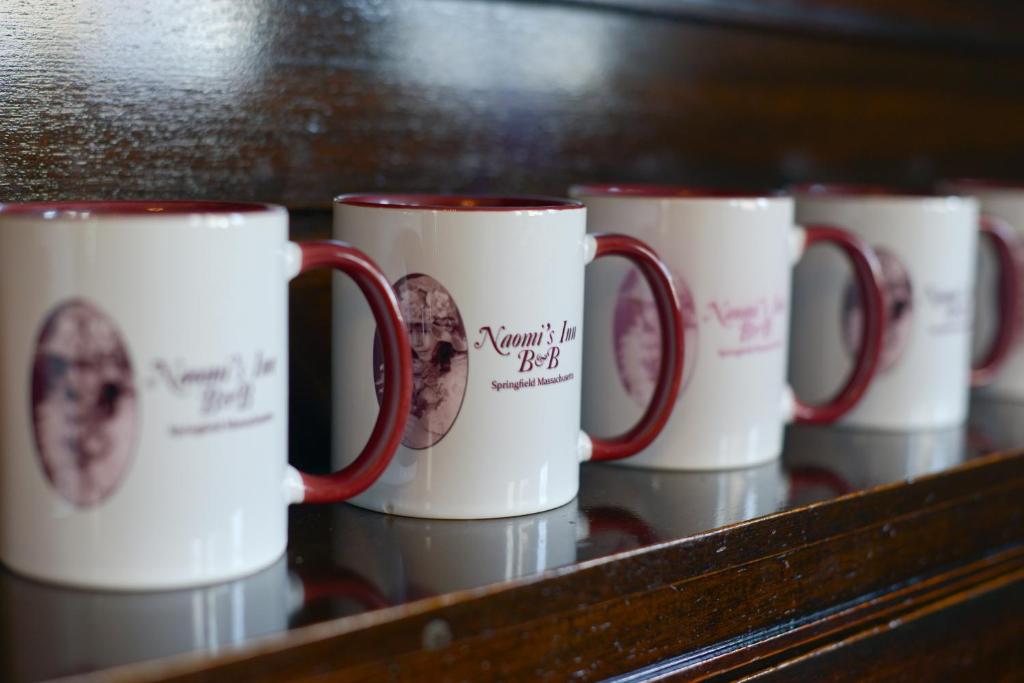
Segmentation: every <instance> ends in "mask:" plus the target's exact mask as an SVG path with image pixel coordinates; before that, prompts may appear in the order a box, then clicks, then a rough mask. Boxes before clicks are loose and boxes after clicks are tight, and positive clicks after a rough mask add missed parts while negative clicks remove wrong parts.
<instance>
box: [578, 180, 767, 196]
mask: <svg viewBox="0 0 1024 683" xmlns="http://www.w3.org/2000/svg"><path fill="white" fill-rule="evenodd" d="M570 193H571V194H573V195H578V196H584V197H651V198H657V197H664V198H674V197H680V198H691V199H731V198H740V199H748V198H758V197H777V196H781V195H783V194H784V193H783V192H781V191H779V190H765V189H754V190H752V189H749V188H728V187H701V186H691V185H660V184H648V183H584V184H581V185H573V187H572V189H571V190H570Z"/></svg>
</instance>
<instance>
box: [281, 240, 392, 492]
mask: <svg viewBox="0 0 1024 683" xmlns="http://www.w3.org/2000/svg"><path fill="white" fill-rule="evenodd" d="M298 246H299V249H301V251H302V264H301V266H300V267H299V272H300V273H304V272H306V271H308V270H313V269H315V268H334V269H335V270H340V271H341V272H343V273H345V274H346V275H348V276H349V277H351V278H352V280H353V281H355V283H356V284H357V285H358V286H359V289H360V290H361V291H362V292H363V296H365V297H366V301H367V303H369V304H370V310H371V311H372V312H373V318H374V320H375V321H376V322H377V330H378V331H379V333H380V338H381V346H382V348H383V351H384V396H383V397H382V399H381V402H380V412H379V413H378V414H377V422H376V423H375V424H374V425H373V432H372V433H371V434H370V438H369V440H368V441H367V442H366V446H364V447H363V451H362V452H361V453H360V454H359V456H358V457H357V458H356V459H355V460H353V461H352V462H351V463H349V464H348V465H347V466H346V467H344V468H343V469H341V470H339V471H337V472H334V473H333V474H327V475H315V474H307V473H305V472H301V473H300V474H301V476H302V488H303V497H302V502H303V503H334V502H337V501H341V500H346V499H347V498H351V497H352V496H355V495H357V494H359V493H362V492H363V491H365V490H366V489H367V488H369V487H370V485H371V484H373V482H375V481H376V480H377V477H379V476H380V475H381V474H383V472H384V470H385V469H386V468H387V466H388V463H390V462H391V458H392V456H394V454H395V451H396V450H397V449H398V445H399V443H401V440H402V434H403V433H404V431H405V421H406V418H407V417H408V415H409V406H410V404H411V403H412V352H411V351H410V348H409V334H408V333H407V332H406V329H405V323H404V322H403V321H402V313H401V311H400V310H399V308H398V299H397V297H396V296H395V292H394V290H393V289H392V288H391V285H390V284H389V283H388V279H387V276H385V275H384V273H382V272H381V270H380V268H378V267H377V264H376V263H374V262H373V260H372V259H370V257H369V256H367V255H366V254H364V253H363V252H361V251H359V250H358V249H356V248H355V247H353V246H351V245H348V244H346V243H344V242H339V241H336V240H317V241H311V242H301V243H299V245H298Z"/></svg>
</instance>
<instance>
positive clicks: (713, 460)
mask: <svg viewBox="0 0 1024 683" xmlns="http://www.w3.org/2000/svg"><path fill="white" fill-rule="evenodd" d="M781 455H782V454H781V453H768V454H765V455H758V456H755V457H743V458H737V457H733V456H718V457H710V458H708V457H704V458H692V457H688V456H679V457H678V458H668V457H665V456H660V457H658V458H644V457H643V455H642V454H641V455H637V456H633V457H631V458H625V459H623V460H611V461H609V462H607V463H602V464H608V465H615V466H617V467H629V468H632V469H638V470H662V471H669V472H713V471H721V470H742V469H747V468H748V467H757V466H758V465H765V464H767V463H770V462H773V461H775V460H778V459H779V457H780V456H781Z"/></svg>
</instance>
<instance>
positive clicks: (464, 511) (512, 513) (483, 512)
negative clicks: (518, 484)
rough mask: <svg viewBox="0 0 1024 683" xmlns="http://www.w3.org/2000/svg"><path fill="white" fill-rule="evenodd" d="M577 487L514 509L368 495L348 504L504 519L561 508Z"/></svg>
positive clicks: (423, 515) (390, 511) (421, 515)
mask: <svg viewBox="0 0 1024 683" xmlns="http://www.w3.org/2000/svg"><path fill="white" fill-rule="evenodd" d="M576 493H577V491H573V492H572V495H570V496H569V497H567V498H564V499H563V497H560V498H557V499H553V500H550V501H544V502H542V503H534V504H532V505H522V506H517V507H516V508H515V509H514V510H509V509H507V508H503V509H501V510H496V509H486V508H482V507H479V506H473V505H469V506H465V507H459V506H452V505H445V506H443V507H424V506H422V505H415V504H412V505H410V504H406V503H400V502H395V501H388V502H381V501H377V500H367V499H366V498H365V496H356V497H355V498H351V499H349V500H347V501H345V502H346V503H348V504H349V505H354V506H356V507H358V508H362V509H364V510H371V511H373V512H381V513H383V514H386V515H396V516H398V517H415V518H418V519H453V520H454V519H502V518H506V517H523V516H525V515H533V514H536V513H538V512H547V511H548V510H554V509H556V508H560V507H562V506H563V505H566V504H568V503H569V502H571V501H572V500H573V499H574V498H576Z"/></svg>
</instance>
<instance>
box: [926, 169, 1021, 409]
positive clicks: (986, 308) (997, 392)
mask: <svg viewBox="0 0 1024 683" xmlns="http://www.w3.org/2000/svg"><path fill="white" fill-rule="evenodd" d="M939 187H940V189H941V190H943V191H948V192H952V193H955V194H959V195H964V196H971V197H974V198H976V199H977V200H978V203H979V206H980V208H981V211H983V212H984V214H985V215H986V216H988V217H989V219H990V220H1001V221H1005V224H1006V226H1007V228H1008V229H1010V230H1013V231H1014V233H1015V234H1016V235H1017V240H1016V241H1017V242H1018V243H1020V242H1021V238H1024V183H1011V182H1003V181H996V180H966V179H965V180H954V181H947V182H943V183H941V184H940V186H939ZM1005 258H1006V254H1005V253H1004V252H1003V251H1001V250H991V249H979V253H978V275H977V284H978V286H977V289H976V291H975V298H974V305H975V316H974V326H975V331H974V353H975V355H976V356H980V355H982V354H984V353H986V352H988V353H990V354H991V353H992V351H991V349H993V348H995V346H996V343H997V341H998V335H999V333H1000V332H1001V331H1003V330H1007V331H1010V330H1012V332H1013V335H1014V339H1013V341H1012V343H1011V348H1010V349H1009V350H1008V351H1009V352H1008V353H1007V356H1006V359H1005V361H1004V362H1003V364H1002V366H1001V367H1000V368H999V372H998V373H996V374H995V376H994V377H993V378H992V381H991V382H990V383H988V384H987V385H983V386H980V387H978V393H979V394H981V395H983V396H990V397H992V398H998V399H1009V400H1013V401H1024V344H1022V343H1021V342H1022V341H1024V334H1022V332H1024V315H1022V312H1021V311H1020V309H1018V313H1017V318H1016V321H1017V322H1016V324H1014V325H1011V326H1004V325H1002V324H1001V323H1002V321H1003V320H1004V319H1005V312H1006V311H1007V307H1008V306H1011V305H1013V303H1012V302H1010V301H1008V299H1007V297H1008V294H1009V292H1008V290H1007V287H1012V279H1011V278H1009V277H1007V269H1006V268H1005V267H1003V266H1002V265H1001V264H1002V262H1003V260H1004V259H1005ZM1017 260H1018V264H1019V261H1020V260H1021V256H1020V254H1018V259H1017ZM1020 285H1021V286H1024V279H1022V281H1021V283H1020ZM1016 295H1017V298H1016V302H1017V305H1019V304H1020V302H1021V301H1024V292H1021V291H1020V290H1018V291H1017V292H1016Z"/></svg>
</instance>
